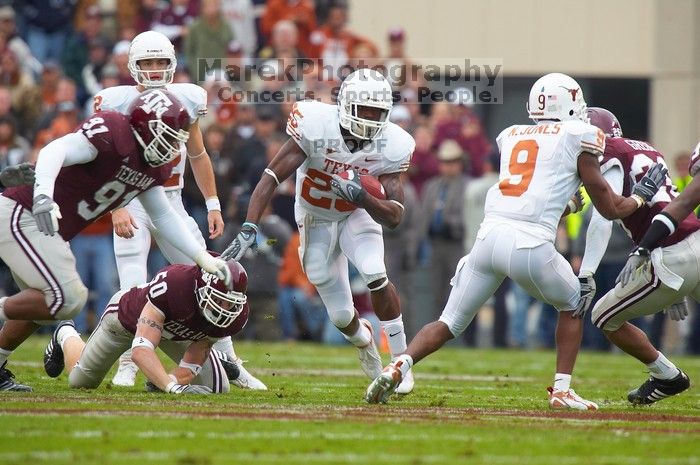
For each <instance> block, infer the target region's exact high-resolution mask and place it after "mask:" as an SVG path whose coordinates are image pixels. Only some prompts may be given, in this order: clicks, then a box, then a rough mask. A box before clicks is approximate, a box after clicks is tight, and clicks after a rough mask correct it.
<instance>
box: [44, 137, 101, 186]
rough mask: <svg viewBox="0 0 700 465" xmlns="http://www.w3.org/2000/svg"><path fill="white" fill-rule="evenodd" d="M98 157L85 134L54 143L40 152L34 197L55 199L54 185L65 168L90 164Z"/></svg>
mask: <svg viewBox="0 0 700 465" xmlns="http://www.w3.org/2000/svg"><path fill="white" fill-rule="evenodd" d="M96 157H97V149H96V148H95V146H94V145H92V144H91V143H90V141H89V140H88V139H87V137H85V136H84V135H83V134H81V133H79V132H74V133H71V134H66V135H65V136H63V137H59V138H58V139H56V140H54V141H52V142H51V143H49V144H48V145H46V147H44V148H43V149H41V150H40V151H39V156H38V158H37V162H36V170H35V171H36V181H35V182H34V196H37V195H40V194H44V195H47V196H49V197H53V189H54V184H55V183H56V178H57V177H58V173H59V172H60V171H61V168H63V167H64V166H71V165H79V164H81V163H88V162H91V161H92V160H94V159H95V158H96Z"/></svg>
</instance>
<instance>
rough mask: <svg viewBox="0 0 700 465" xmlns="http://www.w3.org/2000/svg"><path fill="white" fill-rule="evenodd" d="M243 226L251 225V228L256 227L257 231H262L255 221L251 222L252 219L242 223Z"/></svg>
mask: <svg viewBox="0 0 700 465" xmlns="http://www.w3.org/2000/svg"><path fill="white" fill-rule="evenodd" d="M243 226H250V227H251V228H253V229H255V232H256V233H258V232H260V231H259V230H258V225H257V224H255V223H251V222H250V221H246V222H245V223H243V224H242V225H241V227H243Z"/></svg>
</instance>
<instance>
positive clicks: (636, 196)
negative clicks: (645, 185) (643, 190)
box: [630, 194, 645, 208]
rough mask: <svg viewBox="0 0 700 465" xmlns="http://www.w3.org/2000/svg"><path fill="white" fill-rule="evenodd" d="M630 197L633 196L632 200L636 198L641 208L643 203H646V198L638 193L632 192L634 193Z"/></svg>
mask: <svg viewBox="0 0 700 465" xmlns="http://www.w3.org/2000/svg"><path fill="white" fill-rule="evenodd" d="M630 198H631V199H632V200H634V201H635V202H637V208H641V207H642V205H644V203H645V202H644V199H643V198H641V197H640V196H638V195H637V194H632V195H630Z"/></svg>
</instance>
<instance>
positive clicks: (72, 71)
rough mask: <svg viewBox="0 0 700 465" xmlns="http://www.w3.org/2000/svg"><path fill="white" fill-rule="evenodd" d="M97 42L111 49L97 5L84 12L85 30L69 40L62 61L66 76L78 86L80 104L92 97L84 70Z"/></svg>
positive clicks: (77, 32) (76, 33)
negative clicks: (85, 81)
mask: <svg viewBox="0 0 700 465" xmlns="http://www.w3.org/2000/svg"><path fill="white" fill-rule="evenodd" d="M96 41H101V43H100V45H101V46H106V47H109V46H108V45H106V44H109V41H108V40H107V37H105V36H104V34H103V33H102V12H101V10H100V8H99V7H98V6H97V5H92V6H90V7H88V8H86V9H85V11H84V21H83V28H82V29H81V30H79V31H76V32H75V33H73V35H72V36H71V37H70V39H68V43H67V44H66V49H65V50H64V52H63V57H62V61H61V63H62V65H63V71H64V73H65V75H66V76H68V77H69V78H71V79H72V80H73V81H74V82H75V83H76V85H77V86H78V97H79V99H80V102H84V101H85V100H87V98H88V97H90V95H88V93H87V91H86V89H85V83H84V82H83V69H84V68H85V65H87V64H88V62H89V58H88V54H89V51H90V48H91V44H96Z"/></svg>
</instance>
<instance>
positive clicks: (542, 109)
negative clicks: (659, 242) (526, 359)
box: [365, 73, 664, 410]
mask: <svg viewBox="0 0 700 465" xmlns="http://www.w3.org/2000/svg"><path fill="white" fill-rule="evenodd" d="M527 108H528V112H529V116H530V118H531V119H533V120H534V121H535V124H534V125H515V126H511V127H509V128H507V129H505V130H504V131H503V132H501V134H500V135H499V136H498V138H497V142H498V147H499V149H500V152H501V167H500V176H499V182H498V183H497V184H495V185H493V186H492V187H491V189H490V190H489V192H488V195H487V197H486V205H485V217H484V221H483V223H482V224H481V227H480V229H479V232H478V234H477V240H476V242H475V244H474V247H473V248H472V250H471V252H470V253H469V255H467V256H466V257H464V258H462V259H461V260H460V262H459V264H458V265H457V270H456V273H455V276H454V277H453V278H452V281H451V283H452V292H451V293H450V296H449V298H448V300H447V303H446V305H445V308H444V310H443V312H442V315H441V316H440V319H439V320H438V321H435V322H433V323H429V324H428V325H426V326H424V327H423V329H421V331H420V332H419V333H418V334H417V335H416V337H415V338H414V339H413V340H412V341H411V343H410V345H409V346H408V350H407V351H406V353H405V354H404V355H401V356H399V357H398V358H397V359H396V360H395V361H394V362H392V363H391V364H390V365H389V366H387V367H386V368H385V369H384V371H383V373H382V374H381V375H380V376H379V377H377V379H375V380H374V381H373V382H372V384H370V386H369V387H368V388H367V393H366V397H365V399H366V400H367V402H370V403H376V402H386V401H387V399H388V397H389V395H391V393H392V392H394V390H395V388H396V386H397V385H398V384H399V383H400V382H401V379H402V378H403V375H404V373H406V372H407V371H408V370H409V369H410V368H411V367H412V366H413V364H414V363H417V362H418V361H419V360H421V359H423V358H425V357H426V356H428V355H429V354H431V353H433V352H435V351H436V350H438V349H439V348H440V347H441V346H442V345H443V344H444V343H445V342H447V341H448V340H450V339H452V338H454V337H456V336H458V335H459V334H461V333H462V332H463V331H464V329H465V328H466V327H467V326H468V325H469V323H470V322H471V321H472V319H473V318H474V315H475V314H476V312H477V311H478V310H479V309H480V308H481V306H482V305H483V304H484V303H485V302H486V300H487V299H488V298H489V297H490V296H491V295H492V294H493V292H494V291H495V290H496V288H498V286H500V284H501V282H503V279H505V277H506V276H508V277H510V278H511V279H513V280H514V281H515V282H517V283H518V284H519V285H520V286H521V287H523V288H524V289H526V290H527V291H528V292H529V293H530V294H531V295H532V296H534V297H536V298H538V299H540V300H542V301H544V302H548V303H550V304H552V305H553V306H554V307H556V308H557V309H558V310H559V319H558V322H557V329H556V343H557V361H556V375H555V377H554V387H553V388H549V389H548V390H549V391H550V395H549V404H550V406H551V407H553V408H574V409H580V410H595V409H597V408H598V406H597V405H596V404H595V403H593V402H590V401H588V400H585V399H583V398H582V397H580V396H579V395H577V394H576V393H575V392H574V390H573V389H571V388H570V382H571V373H572V372H573V368H574V363H575V361H576V355H577V354H578V349H579V345H580V342H581V336H582V333H583V324H582V320H581V319H580V318H578V314H577V313H576V312H575V311H576V310H577V308H578V306H579V302H580V301H583V300H584V298H588V296H589V295H592V294H593V293H595V285H594V283H592V280H591V282H589V281H588V280H585V279H584V280H583V281H582V282H579V279H578V278H577V277H576V275H575V274H574V272H573V271H572V269H571V266H570V265H569V263H568V262H567V261H566V260H565V259H564V257H562V256H561V255H560V254H559V253H558V252H557V251H556V249H555V248H554V238H555V234H556V230H557V225H558V223H559V219H560V217H561V216H562V215H563V214H564V213H567V210H568V212H571V211H573V210H575V209H576V204H575V202H571V200H570V199H572V196H574V194H575V193H576V192H577V190H578V189H579V186H580V184H581V182H583V185H584V186H585V187H586V190H587V191H588V192H589V193H590V196H591V199H592V201H593V204H594V205H595V206H596V208H597V209H598V211H599V212H600V213H601V214H602V215H603V216H605V217H606V218H622V217H625V216H627V215H630V214H631V213H633V212H634V211H635V210H637V208H639V207H640V206H641V205H643V204H644V203H645V202H646V201H648V200H649V199H651V197H652V196H653V195H654V193H656V191H657V190H658V189H659V186H660V185H661V183H662V181H661V180H660V179H659V178H658V176H659V174H660V173H664V169H663V167H662V166H660V165H659V167H656V168H653V170H654V171H653V173H651V174H649V173H648V176H645V178H644V179H642V181H641V182H640V183H639V184H638V185H636V186H635V187H634V189H633V190H632V194H633V195H631V196H630V197H622V196H619V195H617V194H615V193H614V192H613V190H612V189H611V188H610V186H609V185H608V183H607V182H606V181H605V178H603V176H602V174H601V173H600V166H599V164H598V157H599V156H602V154H603V150H604V149H605V135H604V134H603V132H602V131H600V130H599V129H598V128H595V127H593V126H591V125H590V124H588V123H587V116H586V103H585V101H584V99H583V93H582V91H581V88H580V86H579V85H578V83H577V82H576V81H575V80H573V79H572V78H571V77H569V76H566V75H564V74H559V73H552V74H548V75H546V76H543V77H541V78H540V79H539V80H537V82H535V84H534V85H533V86H532V89H531V90H530V96H529V99H528V106H527ZM650 171H651V170H650ZM657 182H658V183H657Z"/></svg>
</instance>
